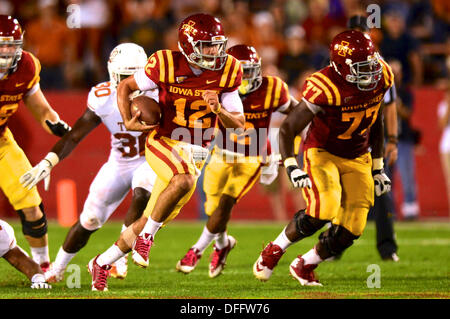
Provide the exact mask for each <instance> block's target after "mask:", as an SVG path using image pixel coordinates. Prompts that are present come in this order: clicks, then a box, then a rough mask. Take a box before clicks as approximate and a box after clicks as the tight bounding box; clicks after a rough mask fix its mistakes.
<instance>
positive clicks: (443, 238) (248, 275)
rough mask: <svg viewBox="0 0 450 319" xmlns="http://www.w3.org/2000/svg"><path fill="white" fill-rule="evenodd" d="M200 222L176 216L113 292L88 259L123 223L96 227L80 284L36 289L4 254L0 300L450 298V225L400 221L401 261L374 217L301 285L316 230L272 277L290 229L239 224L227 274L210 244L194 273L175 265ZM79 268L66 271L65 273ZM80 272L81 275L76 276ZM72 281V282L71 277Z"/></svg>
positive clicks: (53, 237) (59, 238)
mask: <svg viewBox="0 0 450 319" xmlns="http://www.w3.org/2000/svg"><path fill="white" fill-rule="evenodd" d="M10 223H11V225H12V226H13V227H14V229H15V231H16V238H17V240H18V243H19V245H21V246H22V247H23V248H26V249H27V250H28V245H27V243H26V242H25V240H24V238H23V235H22V233H21V228H20V225H19V223H17V222H10ZM203 225H204V224H203V223H201V222H180V221H174V222H172V223H171V224H169V225H168V226H167V227H166V228H164V229H162V230H160V231H159V232H158V234H157V236H156V241H155V245H154V246H153V247H152V250H151V252H150V266H149V268H147V269H145V270H144V269H140V268H138V267H137V266H135V265H134V264H132V262H131V260H129V268H128V276H127V278H126V279H125V280H118V279H114V278H110V279H109V291H108V292H103V293H101V292H91V290H90V280H91V278H90V275H89V273H88V272H87V270H86V264H87V263H88V261H89V260H90V258H92V257H94V256H95V255H96V254H98V253H101V252H103V251H104V250H105V249H107V248H108V247H109V246H110V245H111V244H112V243H113V242H114V241H115V240H116V239H117V235H118V233H119V231H120V226H121V225H120V224H119V223H116V222H110V223H107V224H106V225H105V226H104V227H103V228H102V229H101V230H99V231H98V232H97V233H95V234H94V235H93V236H92V237H91V239H90V241H89V243H88V245H87V246H86V247H85V248H84V249H82V250H81V251H80V252H79V254H78V255H77V256H76V257H75V258H74V259H73V260H72V263H71V264H76V265H79V267H80V276H81V287H80V288H68V286H67V283H66V282H65V281H64V282H61V283H57V284H54V285H53V289H52V290H49V291H35V290H31V289H29V288H28V287H29V282H28V280H27V279H26V277H25V276H24V275H22V274H21V273H19V272H18V271H17V270H15V269H14V268H13V267H11V266H10V265H9V264H8V263H7V262H6V261H5V260H3V259H2V260H0V274H2V276H1V277H0V298H27V299H31V298H163V299H172V298H193V299H197V298H219V299H228V298H231V299H260V298H262V299H297V298H298V299H304V298H308V299H320V298H327V299H328V298H338V299H341V298H345V299H347V298H389V299H395V298H420V299H421V298H445V299H448V298H450V280H449V277H450V249H449V247H450V224H449V223H448V222H446V223H436V222H433V223H432V222H420V223H419V222H414V223H397V224H396V233H397V239H398V244H399V256H400V262H398V263H394V262H386V261H382V260H381V259H380V257H379V255H378V253H377V251H376V248H375V227H374V224H373V223H371V222H369V223H368V225H367V228H366V231H365V233H364V235H363V236H362V237H361V238H360V239H359V240H358V241H357V242H356V243H355V244H354V245H353V246H352V247H351V248H350V249H348V250H347V251H346V253H345V254H344V256H343V257H342V258H341V260H339V261H332V262H325V263H322V264H321V265H320V266H319V267H318V269H317V274H318V277H319V279H320V281H321V282H322V284H323V285H324V286H323V287H302V286H300V284H299V283H298V282H297V281H296V280H293V279H292V277H290V275H289V269H288V267H289V264H290V263H291V261H292V260H293V259H294V258H295V257H296V255H297V254H300V253H305V252H306V251H308V250H309V249H310V248H311V247H312V246H313V244H314V243H315V242H316V238H317V236H313V237H311V238H308V239H305V240H303V241H301V242H300V243H297V244H296V245H294V246H291V247H290V248H289V249H288V251H287V252H286V254H285V255H284V256H283V258H282V259H281V261H280V263H279V264H278V266H277V268H276V269H275V271H274V273H273V275H272V278H271V279H270V280H269V281H268V282H265V283H263V282H259V281H258V280H256V279H255V278H254V277H253V274H252V266H253V263H254V262H255V260H256V259H257V258H258V255H259V253H260V251H261V250H262V248H263V245H264V244H266V243H267V242H269V241H270V240H273V239H274V238H275V237H276V236H277V235H278V234H279V232H280V231H281V229H282V228H283V227H284V224H279V223H243V222H232V223H230V225H229V234H232V235H233V236H235V238H236V239H237V240H238V244H237V246H236V248H235V249H234V250H233V251H232V252H231V253H230V255H229V258H228V262H227V266H226V268H225V270H224V273H223V274H222V275H221V276H219V277H217V278H215V279H210V278H209V277H208V264H209V254H210V252H211V250H212V248H211V247H209V248H208V249H207V250H206V252H205V254H204V255H203V258H202V259H201V260H200V262H199V264H198V266H197V268H196V269H195V270H194V271H193V272H192V273H191V274H189V275H184V274H182V273H179V272H177V271H176V270H175V264H176V263H177V261H178V260H179V259H180V258H181V257H183V256H184V254H185V253H186V251H187V249H188V248H189V247H190V246H191V245H192V244H193V243H194V242H195V241H196V240H197V239H198V237H199V236H200V233H201V230H202V228H203ZM66 233H67V229H65V228H62V227H60V226H58V225H57V224H56V223H50V224H49V238H50V253H51V257H52V259H54V258H55V256H56V253H57V251H58V249H59V247H60V245H61V244H62V242H63V240H64V238H65V235H66ZM371 264H376V265H378V266H379V267H380V271H381V272H380V288H368V287H367V278H368V276H370V275H371V274H372V273H371V272H367V268H368V266H369V265H371ZM74 275H75V273H67V272H66V279H68V278H69V277H70V276H74ZM70 278H74V277H70ZM72 282H73V281H72Z"/></svg>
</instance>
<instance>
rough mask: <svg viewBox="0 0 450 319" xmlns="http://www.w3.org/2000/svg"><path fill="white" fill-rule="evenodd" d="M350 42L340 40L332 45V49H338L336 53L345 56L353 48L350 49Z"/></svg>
mask: <svg viewBox="0 0 450 319" xmlns="http://www.w3.org/2000/svg"><path fill="white" fill-rule="evenodd" d="M349 44H350V43H349V42H347V41H341V43H340V44H335V45H334V50H337V51H338V55H340V56H343V57H346V56H347V54H348V55H352V53H353V51H354V49H351V48H350V47H349V46H348V45H349Z"/></svg>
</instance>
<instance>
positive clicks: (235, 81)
mask: <svg viewBox="0 0 450 319" xmlns="http://www.w3.org/2000/svg"><path fill="white" fill-rule="evenodd" d="M222 70H223V71H222V76H221V77H220V82H219V86H220V87H222V88H225V89H226V91H233V90H235V89H237V88H238V87H239V85H241V81H242V66H241V62H240V61H239V60H238V59H236V58H235V57H234V56H232V55H230V54H228V56H227V61H226V62H225V66H224V67H223V69H222Z"/></svg>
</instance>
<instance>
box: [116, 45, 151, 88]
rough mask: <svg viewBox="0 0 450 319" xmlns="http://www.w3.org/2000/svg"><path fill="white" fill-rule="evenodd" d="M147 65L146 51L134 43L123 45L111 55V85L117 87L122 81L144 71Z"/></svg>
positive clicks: (117, 47)
mask: <svg viewBox="0 0 450 319" xmlns="http://www.w3.org/2000/svg"><path fill="white" fill-rule="evenodd" d="M146 63H147V54H146V53H145V51H144V49H143V48H142V47H141V46H139V45H137V44H134V43H122V44H119V45H118V46H116V47H115V48H114V49H113V50H112V51H111V54H110V55H109V60H108V73H109V79H110V81H111V84H112V85H114V86H117V85H118V84H119V82H120V81H122V80H123V79H125V78H126V77H128V76H130V75H132V74H134V73H135V72H136V71H138V70H140V69H143V68H144V67H145V64H146Z"/></svg>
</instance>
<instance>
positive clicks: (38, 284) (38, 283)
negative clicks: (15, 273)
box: [30, 274, 52, 289]
mask: <svg viewBox="0 0 450 319" xmlns="http://www.w3.org/2000/svg"><path fill="white" fill-rule="evenodd" d="M30 288H31V289H51V288H52V286H51V285H50V284H48V283H46V282H45V277H44V275H42V274H36V275H34V276H33V278H31V286H30Z"/></svg>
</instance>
